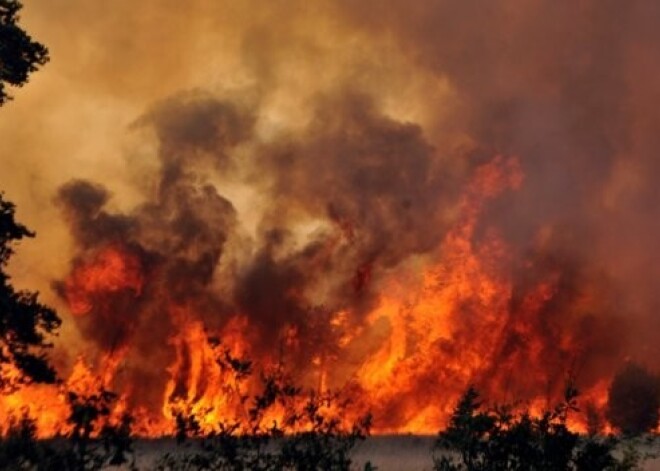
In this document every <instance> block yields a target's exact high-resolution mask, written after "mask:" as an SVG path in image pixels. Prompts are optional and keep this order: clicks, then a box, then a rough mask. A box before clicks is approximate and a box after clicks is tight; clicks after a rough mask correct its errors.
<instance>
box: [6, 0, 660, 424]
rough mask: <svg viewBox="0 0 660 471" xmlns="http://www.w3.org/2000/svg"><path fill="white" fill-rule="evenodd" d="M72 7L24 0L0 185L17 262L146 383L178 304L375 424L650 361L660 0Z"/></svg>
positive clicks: (163, 375)
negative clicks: (36, 65)
mask: <svg viewBox="0 0 660 471" xmlns="http://www.w3.org/2000/svg"><path fill="white" fill-rule="evenodd" d="M83 3H84V2H78V1H76V2H51V3H49V4H48V5H38V6H37V5H34V6H28V7H27V8H26V11H25V16H26V18H25V19H26V23H27V27H28V29H30V28H31V29H33V30H34V36H35V37H37V38H43V41H44V42H45V43H46V44H48V45H49V46H50V47H51V55H52V57H53V63H52V64H49V66H48V68H47V69H45V70H44V71H43V73H42V75H43V77H39V76H36V77H35V79H34V83H33V84H30V87H27V88H26V89H25V90H21V94H18V95H17V97H16V101H15V102H14V103H11V104H10V105H9V106H8V107H7V108H6V110H5V109H3V113H5V115H3V116H0V128H2V129H3V131H4V134H6V135H7V136H8V138H7V140H6V142H5V143H3V145H4V146H6V151H5V152H3V154H2V157H1V158H2V162H3V164H5V163H6V168H8V169H10V170H13V172H12V173H13V174H14V176H13V177H12V178H8V177H6V176H5V175H2V176H0V184H2V185H3V186H4V187H6V188H8V196H9V197H10V198H11V199H14V200H15V201H16V202H17V203H18V205H19V208H25V212H26V214H27V216H28V217H27V222H28V224H29V225H30V226H32V227H35V228H36V229H37V231H38V232H39V233H40V236H44V237H43V238H42V237H40V238H38V239H37V244H42V245H40V246H39V247H37V248H36V249H35V250H34V251H33V253H35V252H36V253H39V252H43V251H45V250H48V252H49V253H53V257H52V260H49V261H48V262H47V263H46V265H45V267H44V268H39V269H33V268H34V267H35V266H40V260H39V259H40V258H41V257H40V256H37V255H30V254H29V253H26V254H25V255H22V258H19V260H18V265H17V267H18V268H16V270H18V271H19V273H18V277H15V278H16V279H17V280H21V279H22V278H21V273H24V278H23V279H25V280H28V279H30V278H36V280H34V281H35V282H36V283H37V284H39V285H41V286H44V290H45V291H47V292H51V293H52V291H50V288H49V285H48V282H49V280H52V279H56V280H59V281H56V282H55V283H53V286H54V287H55V290H54V292H55V293H56V296H57V297H53V298H52V299H53V301H54V302H55V303H58V304H59V305H60V306H62V309H64V310H65V311H70V312H71V314H72V316H71V320H72V322H73V323H74V324H75V325H76V328H77V332H70V333H68V334H67V335H66V338H67V339H68V340H69V343H72V344H78V343H80V339H84V340H85V341H87V342H90V343H91V344H93V345H92V347H91V350H92V351H93V352H95V354H97V355H99V356H103V355H106V356H107V355H117V356H121V357H122V359H123V362H124V364H125V366H124V367H123V370H122V373H121V375H120V376H121V377H120V378H118V379H117V381H118V382H120V383H123V384H125V385H135V384H140V385H145V387H143V388H141V389H144V390H146V389H148V390H149V391H152V392H150V393H149V395H148V397H146V398H145V400H144V401H142V402H143V405H148V404H149V403H153V404H161V403H162V391H163V390H164V388H165V383H166V382H167V380H168V378H169V376H170V375H173V373H171V371H170V366H171V365H172V363H173V361H174V358H175V356H176V355H177V353H175V350H176V351H178V350H177V348H178V347H176V348H175V347H173V344H172V342H171V339H172V338H173V337H176V336H177V334H178V333H179V332H181V330H182V326H184V325H190V324H195V323H196V322H200V323H201V324H202V325H203V326H204V328H205V329H207V330H208V331H209V332H221V333H224V334H225V335H226V336H229V337H231V336H233V335H234V334H235V333H236V331H239V334H238V337H240V338H241V339H243V340H242V342H243V343H247V344H248V345H249V348H247V350H248V351H249V353H250V355H251V356H253V357H254V358H255V359H257V360H262V361H264V362H267V361H274V360H277V359H281V360H284V362H285V363H288V364H289V365H291V368H292V369H293V370H294V371H296V372H297V373H298V375H299V377H300V378H302V379H303V380H304V381H305V382H306V384H312V383H314V382H316V381H319V382H321V383H324V384H326V385H331V386H334V387H342V386H344V385H345V384H346V383H347V382H351V381H353V382H356V383H358V386H359V387H358V389H361V390H362V392H361V393H360V394H362V395H363V397H361V399H363V400H364V401H365V402H366V403H367V404H368V405H369V406H370V407H372V408H374V409H375V411H376V412H377V413H380V416H377V418H378V417H381V419H380V420H381V421H382V422H381V424H385V425H386V426H387V427H392V428H396V427H400V426H406V424H413V425H410V426H412V427H418V426H419V427H422V428H423V427H424V426H426V425H429V424H430V425H429V426H430V427H433V426H435V424H437V422H438V420H437V419H438V417H441V415H442V408H443V407H445V405H446V404H445V403H443V402H442V401H443V400H444V399H442V400H441V399H437V401H438V403H437V404H438V408H439V409H438V410H434V411H428V410H427V411H426V412H425V409H424V407H426V406H429V407H432V406H435V404H434V401H436V398H437V396H441V395H442V392H443V391H444V392H445V393H446V394H445V396H446V403H447V404H448V403H449V402H450V401H451V400H452V399H453V397H454V395H455V393H456V391H459V390H460V389H461V388H463V387H465V386H466V384H467V383H468V382H473V383H476V384H480V385H481V386H482V387H483V388H485V389H487V390H488V391H489V392H491V393H492V394H493V396H497V395H499V397H502V396H506V395H513V396H516V397H518V396H521V397H524V398H526V399H534V398H538V397H541V396H543V397H551V396H553V395H554V394H556V393H557V392H559V389H560V388H561V386H562V384H561V383H562V381H563V378H564V377H565V375H566V374H567V373H569V372H573V373H575V374H576V375H577V377H578V379H579V380H580V381H581V386H583V387H585V388H586V389H587V390H594V391H595V390H597V389H598V388H601V389H602V384H601V383H602V382H603V381H609V379H610V378H611V376H612V374H613V372H614V370H615V368H616V367H617V366H618V365H620V364H622V362H623V361H624V360H625V359H626V358H627V357H635V358H639V359H640V361H645V362H647V364H649V365H652V366H653V368H657V365H656V364H655V363H653V361H654V359H656V358H658V354H660V351H659V350H658V348H660V347H659V346H658V345H657V342H655V338H654V335H655V334H654V332H656V331H657V328H658V327H660V325H659V324H658V322H659V320H658V317H657V316H656V314H655V313H656V312H657V310H658V308H660V298H659V297H658V294H657V286H656V282H655V280H657V279H658V275H660V273H659V272H658V266H660V264H659V263H658V262H660V260H658V255H657V251H655V250H654V244H655V241H656V240H657V238H658V236H659V235H660V226H659V225H658V221H659V220H660V218H659V216H660V214H659V213H658V205H657V202H658V200H659V197H660V195H659V194H658V189H657V188H658V185H657V184H656V182H655V176H656V175H658V172H659V171H660V168H659V167H658V163H657V162H658V159H657V150H658V149H659V148H660V142H658V137H657V132H656V129H657V125H658V122H659V120H660V116H659V115H658V111H657V110H656V107H654V106H653V103H654V102H655V101H656V100H655V99H656V98H657V96H658V93H659V92H660V89H659V88H658V87H659V85H658V84H657V80H654V77H656V76H657V74H658V72H660V71H659V70H657V68H658V65H657V63H656V62H657V61H655V60H654V57H655V54H656V53H657V51H658V46H659V44H658V43H659V40H660V37H658V33H657V32H656V28H655V26H654V25H655V24H656V22H657V20H658V19H660V18H659V16H660V8H659V7H657V6H655V5H652V4H650V3H648V2H641V1H639V2H637V1H631V2H627V3H625V4H621V3H620V2H614V1H611V2H610V1H606V2H596V1H584V2H579V3H578V4H557V3H556V2H551V1H542V0H539V1H535V2H520V1H515V0H502V1H499V2H495V3H489V4H484V3H483V2H478V1H464V2H452V1H438V0H428V1H420V2H416V3H415V4H414V5H409V4H405V5H404V3H403V2H400V1H395V0H386V1H378V2H375V1H363V2H357V3H356V2H347V1H343V0H340V1H336V2H325V1H322V2H316V3H315V4H314V5H313V6H310V5H307V4H305V3H303V2H298V1H294V0H291V1H283V2H272V3H269V4H268V5H264V4H262V3H257V2H242V3H241V4H240V5H239V4H236V3H232V2H212V1H203V0H198V1H195V2H188V4H186V5H185V6H182V5H180V4H179V3H177V2H167V3H165V4H158V5H156V4H151V3H149V2H147V3H144V4H140V5H139V6H135V5H133V4H132V3H130V2H124V1H122V2H115V4H113V8H110V9H107V10H106V7H102V6H101V7H95V8H94V9H92V10H90V7H89V6H86V5H83ZM97 8H98V9H101V10H100V11H97V10H96V9H97ZM53 17H57V18H59V19H60V20H61V21H58V22H57V24H53V22H52V21H50V20H51V19H52V18H53ZM68 30H75V31H77V32H78V34H76V35H71V34H68ZM118 61H119V62H120V63H121V64H122V66H121V67H117V62H118ZM49 69H50V70H49ZM37 103H44V105H43V106H37ZM10 114H11V116H12V118H7V117H6V116H9V115H10ZM16 123H18V124H16ZM88 123H89V124H88ZM28 132H29V134H26V133H28ZM32 135H34V136H35V138H34V139H32V138H30V139H28V138H27V137H26V136H28V137H30V136H32ZM22 162H27V163H28V164H25V163H22ZM42 163H43V165H42ZM37 164H39V165H37ZM54 194H55V195H57V196H56V197H55V199H54V200H53V199H52V195H54ZM62 216H64V217H63V218H62ZM61 220H63V221H61ZM40 240H42V241H43V242H41V241H40ZM53 247H58V248H59V247H65V248H66V249H61V250H54V249H53ZM21 270H22V271H21ZM99 270H100V271H103V273H104V275H103V277H101V276H100V275H99V278H98V279H101V278H102V279H103V280H105V281H99V282H90V281H89V280H90V279H97V278H94V277H90V275H89V273H92V272H94V273H96V272H97V271H99ZM28 273H29V274H28ZM107 280H110V282H108V281H107ZM51 296H52V294H51ZM237 326H239V327H237ZM239 343H241V342H239ZM177 345H178V344H177ZM181 348H182V347H181ZM65 349H66V348H65ZM72 350H73V349H72ZM72 354H73V352H72ZM182 355H183V356H185V355H192V354H182ZM529 365H531V366H530V367H531V368H532V369H535V370H538V371H539V372H542V373H540V374H535V375H532V374H530V375H528V376H525V377H523V376H521V375H519V374H515V372H516V371H518V370H519V369H520V368H521V367H523V366H529ZM174 376H176V375H174ZM185 376H186V374H185V373H181V374H180V377H179V378H177V381H178V382H179V384H178V386H177V390H181V389H182V388H183V387H184V386H183V383H185V378H184V377H185ZM319 378H321V379H319ZM147 385H148V387H147ZM424 414H426V415H424ZM422 415H424V417H423V419H419V420H425V421H427V422H426V425H425V423H421V422H419V420H417V422H415V420H416V418H419V417H420V416H422ZM383 417H384V418H383Z"/></svg>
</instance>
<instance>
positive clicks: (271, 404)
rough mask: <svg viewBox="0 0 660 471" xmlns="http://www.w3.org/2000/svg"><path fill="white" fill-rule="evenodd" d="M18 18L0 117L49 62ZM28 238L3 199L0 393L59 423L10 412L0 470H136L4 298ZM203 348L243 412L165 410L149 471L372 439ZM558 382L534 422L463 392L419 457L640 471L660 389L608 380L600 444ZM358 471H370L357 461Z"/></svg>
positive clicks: (114, 433)
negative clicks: (28, 401)
mask: <svg viewBox="0 0 660 471" xmlns="http://www.w3.org/2000/svg"><path fill="white" fill-rule="evenodd" d="M20 9H21V3H20V2H18V1H16V0H0V105H2V104H4V103H6V102H7V101H8V100H11V99H12V98H11V96H10V94H9V92H8V90H7V88H6V86H7V85H9V86H13V87H20V86H22V85H24V84H25V83H26V82H27V81H28V77H29V75H30V74H31V73H32V72H34V71H36V70H37V69H38V68H39V67H40V66H43V65H44V64H46V62H48V60H49V57H48V50H47V49H46V47H45V46H43V45H42V44H40V43H38V42H35V41H33V40H32V39H31V38H30V36H29V35H28V34H27V33H26V32H25V31H24V30H22V29H21V28H20V27H19V26H18V24H17V22H18V20H19V16H18V12H19V10H20ZM34 236H35V234H34V233H33V232H31V231H30V230H29V229H28V228H27V227H25V226H24V225H22V224H21V223H20V222H19V221H17V220H16V218H15V206H14V205H13V204H12V203H11V202H10V201H8V200H7V199H6V198H5V196H4V195H3V194H2V193H0V372H1V377H0V387H1V392H2V394H5V395H7V394H11V393H14V392H16V391H18V390H20V389H21V388H23V387H25V386H26V385H31V384H39V383H45V384H55V385H58V387H59V389H60V391H61V394H63V395H64V396H65V397H66V403H67V407H68V414H67V420H66V424H62V429H61V430H62V431H61V432H60V434H59V435H58V436H55V437H51V438H49V439H42V438H37V426H36V421H35V418H34V417H33V416H32V415H31V411H30V410H29V409H27V408H26V409H21V410H16V411H15V414H14V415H13V416H12V417H11V418H10V420H9V422H8V423H5V424H2V438H0V468H1V469H39V470H51V469H52V470H89V469H101V468H105V467H111V466H120V465H122V466H125V467H129V468H131V469H134V468H136V464H135V463H136V456H135V452H134V439H135V436H134V433H133V429H132V426H133V423H134V417H133V416H132V415H131V411H130V410H126V409H125V408H124V407H123V404H122V402H121V398H120V397H119V396H118V395H117V394H115V393H113V392H112V391H110V390H107V389H106V388H104V387H95V386H94V384H96V385H98V384H102V382H101V381H100V380H99V381H98V382H96V383H94V382H92V383H84V384H83V387H76V385H75V384H71V383H70V382H68V383H67V382H64V381H62V380H61V378H58V376H57V373H56V371H55V369H54V368H53V367H52V365H51V364H50V362H49V359H48V356H47V351H48V349H49V348H50V347H52V343H51V340H52V337H53V336H54V335H56V334H57V331H58V329H59V328H60V326H61V320H60V318H59V317H58V315H57V313H56V312H55V311H54V310H52V309H51V308H49V307H48V306H45V305H43V304H41V303H40V302H39V300H38V297H37V294H36V293H34V292H30V291H17V290H16V289H15V288H14V287H13V286H12V283H11V278H10V276H9V275H8V274H7V265H8V263H9V261H10V258H11V256H12V255H13V254H14V250H15V248H16V245H17V243H18V242H19V241H21V240H22V239H25V238H31V237H34ZM207 341H208V344H209V346H210V347H211V349H212V352H213V359H214V361H215V362H216V363H217V365H218V367H219V369H220V371H221V372H222V374H223V378H224V381H225V384H226V388H225V389H223V391H222V393H223V394H227V395H228V396H230V397H231V401H232V403H233V404H236V405H237V408H236V409H237V410H238V411H240V413H238V414H236V415H235V416H232V417H224V418H220V419H219V420H218V421H217V423H216V424H212V425H211V427H209V426H208V424H202V423H201V419H202V417H203V416H204V414H205V413H207V412H209V411H204V410H202V411H200V410H196V411H192V410H190V409H189V408H186V407H185V406H182V407H179V408H174V409H173V410H172V411H171V416H172V422H173V424H172V430H174V431H175V438H176V442H177V450H171V451H168V452H164V453H163V455H162V456H160V457H159V458H158V459H157V461H156V464H155V465H154V466H155V467H156V469H160V470H178V469H190V470H193V469H205V470H212V469H223V470H225V469H226V470H285V469H286V470H289V469H291V470H293V469H297V470H344V469H353V467H354V466H353V467H352V461H351V452H352V451H353V450H354V448H355V446H356V445H357V444H358V443H359V442H360V441H362V440H364V439H365V438H366V437H367V436H368V435H369V432H370V427H371V415H370V414H368V413H367V414H364V415H360V416H358V417H355V419H354V420H351V421H350V422H348V423H347V421H346V420H345V418H344V414H345V412H346V411H348V410H349V409H350V407H351V401H350V398H348V399H347V398H346V397H345V396H344V395H341V394H339V393H333V392H331V391H319V390H307V389H304V388H302V387H300V386H298V385H296V384H295V382H294V380H293V379H292V377H291V376H290V375H289V373H288V371H287V365H286V364H284V363H277V364H275V365H268V366H264V365H256V364H254V363H253V362H252V361H250V359H248V358H238V357H236V356H234V355H233V354H232V352H231V350H230V349H229V348H226V347H225V346H223V344H222V342H221V340H219V339H217V338H213V337H209V338H208V339H207ZM514 374H516V372H514ZM517 374H524V372H517ZM255 376H257V377H258V378H259V381H260V384H261V387H260V389H259V391H258V392H257V393H254V391H250V392H248V390H249V388H247V387H246V382H247V381H248V380H249V379H250V378H254V377H255ZM566 376H567V380H566V387H565V393H564V397H563V400H562V401H560V402H559V403H558V404H557V405H556V406H554V407H551V408H548V409H547V410H545V411H541V412H538V411H534V412H530V411H528V410H527V409H526V408H525V407H524V405H521V404H515V403H514V404H495V405H491V404H489V403H488V398H485V399H482V398H481V397H480V395H479V392H478V391H477V390H476V389H474V388H472V387H470V388H468V389H467V390H466V391H465V393H464V394H463V396H462V397H461V399H460V400H459V401H458V403H457V404H456V405H455V408H454V410H453V413H452V415H451V417H450V420H449V423H448V425H447V427H446V428H444V429H443V430H442V431H440V432H439V434H438V438H437V440H436V442H435V445H434V446H433V449H432V450H430V453H432V454H433V462H434V469H436V470H445V471H449V470H628V469H638V467H639V466H641V463H642V462H643V458H644V456H642V454H641V453H640V452H639V451H637V450H636V449H635V448H634V447H633V446H631V445H625V444H624V445H622V442H621V440H622V438H628V437H634V436H639V435H643V434H646V433H652V432H654V431H655V430H657V427H658V419H659V411H660V379H659V378H658V377H657V376H656V375H654V374H652V373H651V372H649V371H648V370H647V369H645V368H644V367H643V366H640V365H637V364H634V363H629V364H627V365H626V366H625V367H624V368H623V369H622V370H621V371H619V372H618V374H617V375H616V376H615V377H614V380H613V381H612V383H611V385H610V387H609V390H608V404H607V409H606V419H607V422H608V423H609V425H610V426H611V427H612V428H611V429H610V430H609V433H608V434H607V435H606V434H604V433H603V430H604V424H603V418H602V417H601V416H600V414H599V411H597V410H596V409H595V407H593V405H591V404H589V403H587V404H583V405H581V407H578V398H579V392H578V390H577V389H576V388H575V386H574V382H573V378H571V375H570V373H569V372H567V374H566ZM438 394H442V391H439V392H438ZM578 413H580V414H583V415H584V416H585V417H586V425H587V430H586V432H587V433H586V434H585V433H583V434H579V433H577V432H575V431H574V429H573V428H572V427H571V426H570V424H571V417H572V416H573V415H575V414H578ZM625 443H628V442H625ZM364 469H365V470H367V469H376V468H375V466H374V465H373V464H371V463H370V462H368V463H366V464H365V465H364Z"/></svg>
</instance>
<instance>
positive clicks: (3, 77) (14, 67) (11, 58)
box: [0, 0, 48, 105]
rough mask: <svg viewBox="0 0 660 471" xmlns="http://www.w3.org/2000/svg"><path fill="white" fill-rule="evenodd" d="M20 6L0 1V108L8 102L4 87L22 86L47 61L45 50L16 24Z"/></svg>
mask: <svg viewBox="0 0 660 471" xmlns="http://www.w3.org/2000/svg"><path fill="white" fill-rule="evenodd" d="M22 7H23V5H22V4H21V2H20V1H18V0H0V105H3V104H4V103H5V102H7V101H8V100H11V95H10V94H9V92H8V91H7V89H6V88H5V86H6V85H9V86H13V87H22V86H23V85H24V84H25V83H27V81H28V78H29V77H30V74H32V72H35V71H36V70H37V69H38V68H39V67H40V66H42V65H44V64H45V63H46V62H48V49H46V47H45V46H44V45H43V44H40V43H38V42H36V41H34V40H33V39H32V38H31V37H30V35H29V34H27V33H26V32H25V30H23V29H22V28H21V27H20V26H19V25H18V21H19V20H20V17H19V15H18V13H19V11H20V10H21V8H22Z"/></svg>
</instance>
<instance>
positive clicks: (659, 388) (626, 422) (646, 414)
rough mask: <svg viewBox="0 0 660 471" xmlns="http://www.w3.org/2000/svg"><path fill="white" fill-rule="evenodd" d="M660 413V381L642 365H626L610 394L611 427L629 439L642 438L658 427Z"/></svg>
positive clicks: (609, 416) (608, 411)
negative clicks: (631, 437) (639, 436)
mask: <svg viewBox="0 0 660 471" xmlns="http://www.w3.org/2000/svg"><path fill="white" fill-rule="evenodd" d="M659 413H660V378H658V376H656V375H653V374H651V373H650V372H649V371H647V370H646V369H644V368H643V367H641V366H639V365H636V364H634V363H629V364H627V365H626V366H625V367H624V368H623V370H621V371H620V372H619V373H618V374H617V375H616V376H615V377H614V379H613V380H612V384H611V385H610V389H609V391H608V401H607V418H608V419H609V421H610V423H611V424H612V425H613V426H614V427H616V428H617V429H618V430H620V431H621V432H622V433H623V434H624V435H626V436H635V435H640V434H642V433H645V432H650V431H651V430H653V429H654V428H655V427H657V426H658V418H659Z"/></svg>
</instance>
